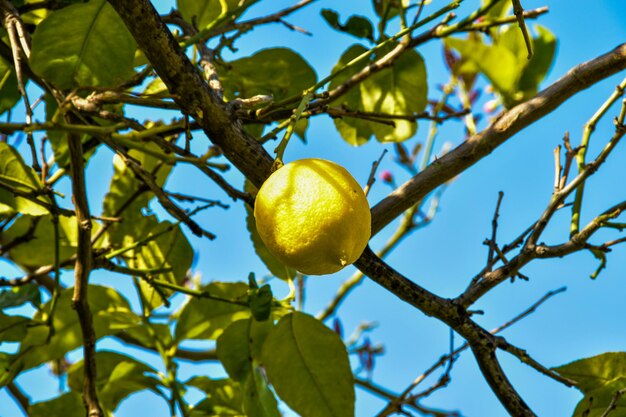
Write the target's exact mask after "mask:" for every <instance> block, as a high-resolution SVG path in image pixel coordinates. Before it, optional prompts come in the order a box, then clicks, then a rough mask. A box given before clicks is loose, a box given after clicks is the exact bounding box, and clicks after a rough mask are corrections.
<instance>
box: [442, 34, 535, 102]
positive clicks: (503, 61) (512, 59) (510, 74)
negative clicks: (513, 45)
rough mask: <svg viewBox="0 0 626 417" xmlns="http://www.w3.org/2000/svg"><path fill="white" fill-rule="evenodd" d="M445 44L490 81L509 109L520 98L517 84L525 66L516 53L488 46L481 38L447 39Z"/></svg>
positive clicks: (496, 46) (503, 48)
mask: <svg viewBox="0 0 626 417" xmlns="http://www.w3.org/2000/svg"><path fill="white" fill-rule="evenodd" d="M444 43H445V45H446V46H447V47H449V48H452V49H456V50H457V51H458V52H459V53H460V54H461V59H462V60H465V61H469V62H471V63H472V64H473V65H475V66H476V67H477V68H478V70H479V71H480V72H481V73H483V74H484V75H485V77H487V78H488V79H489V81H490V82H491V84H492V85H493V87H494V88H495V89H496V90H497V91H498V93H500V95H502V98H503V100H504V102H505V105H506V106H507V107H508V106H510V105H511V103H514V102H515V101H516V100H518V99H519V98H520V95H519V94H518V89H517V82H518V80H519V76H520V73H521V70H522V68H523V66H522V64H521V63H520V62H518V59H517V56H516V54H515V53H514V52H512V51H510V50H509V49H507V48H506V47H505V46H503V45H486V44H485V43H484V42H483V40H482V39H481V38H470V39H467V40H464V39H458V38H446V39H445V40H444Z"/></svg>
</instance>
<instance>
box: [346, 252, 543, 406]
mask: <svg viewBox="0 0 626 417" xmlns="http://www.w3.org/2000/svg"><path fill="white" fill-rule="evenodd" d="M355 266H356V267H357V268H359V270H361V272H363V273H364V274H365V275H367V276H369V277H370V278H372V280H374V281H375V282H376V283H377V284H379V285H381V286H382V287H384V288H385V289H387V290H389V291H390V292H391V293H393V294H395V295H396V296H398V297H399V298H400V299H402V300H403V301H405V302H407V303H409V304H411V305H412V306H414V307H416V308H418V309H419V310H421V311H422V312H423V313H424V314H426V315H428V316H432V317H435V318H437V319H439V320H441V321H443V322H444V323H446V324H447V325H448V326H450V327H451V328H452V329H454V331H456V332H457V333H458V334H460V335H461V336H462V337H463V338H464V339H465V340H467V342H468V343H469V345H470V348H471V349H472V352H473V353H474V356H475V357H476V360H477V362H478V365H479V367H480V370H481V372H482V373H483V376H484V377H485V380H486V381H487V383H488V384H489V386H490V387H491V389H492V391H493V392H494V393H495V394H496V396H497V397H498V399H499V400H500V402H501V403H502V405H503V406H504V407H505V408H506V410H507V411H508V412H509V414H510V415H511V416H514V417H534V416H535V414H534V413H533V411H532V410H531V409H530V408H529V407H528V405H526V403H525V402H524V400H523V399H522V398H521V397H520V395H519V394H518V393H517V391H515V388H513V386H512V385H511V383H510V381H509V380H508V378H507V377H506V375H505V373H504V371H503V370H502V368H501V366H500V363H499V362H498V358H497V357H496V350H497V348H498V343H497V340H496V339H495V338H494V336H493V335H491V334H490V333H489V332H488V331H486V330H485V329H483V328H482V327H480V326H478V325H477V324H476V323H474V322H473V321H472V320H471V319H470V317H469V315H468V313H467V311H466V310H465V309H464V308H462V307H461V306H459V305H457V304H455V303H454V302H452V301H451V300H448V299H444V298H441V297H438V296H437V295H435V294H433V293H431V292H429V291H427V290H426V289H424V288H422V287H420V286H419V285H417V284H415V283H414V282H412V281H410V280H409V279H407V278H406V277H404V276H403V275H401V274H400V273H398V272H397V271H395V270H394V269H392V268H391V267H390V266H389V265H387V264H385V263H384V262H383V261H382V260H381V259H380V258H378V257H377V256H376V255H375V254H374V252H372V250H371V249H370V248H369V247H367V248H366V249H365V251H364V252H363V255H362V256H361V258H359V259H358V260H357V261H356V262H355Z"/></svg>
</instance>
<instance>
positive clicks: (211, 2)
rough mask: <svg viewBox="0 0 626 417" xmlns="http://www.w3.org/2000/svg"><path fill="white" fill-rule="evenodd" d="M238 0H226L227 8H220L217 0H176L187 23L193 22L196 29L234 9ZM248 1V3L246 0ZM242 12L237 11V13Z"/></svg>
mask: <svg viewBox="0 0 626 417" xmlns="http://www.w3.org/2000/svg"><path fill="white" fill-rule="evenodd" d="M239 3H240V0H226V5H227V6H228V8H227V9H226V10H223V9H222V5H221V2H220V1H219V0H205V1H198V0H178V10H179V11H180V13H181V14H182V15H183V18H185V20H186V21H188V22H189V23H195V24H196V25H197V27H198V29H204V28H205V27H207V26H208V25H210V24H211V23H213V21H215V20H216V19H217V18H218V17H220V15H221V14H222V13H224V14H226V12H228V11H229V10H235V9H236V8H237V7H238V6H239ZM248 3H250V2H249V1H248ZM242 12H243V10H242V11H239V13H238V14H241V13H242Z"/></svg>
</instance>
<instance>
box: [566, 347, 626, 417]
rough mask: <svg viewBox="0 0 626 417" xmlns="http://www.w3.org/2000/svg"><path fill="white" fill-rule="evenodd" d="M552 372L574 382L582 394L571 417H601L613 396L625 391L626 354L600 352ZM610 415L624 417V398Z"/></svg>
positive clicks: (625, 398)
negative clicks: (582, 396)
mask: <svg viewBox="0 0 626 417" xmlns="http://www.w3.org/2000/svg"><path fill="white" fill-rule="evenodd" d="M554 370H555V371H557V372H558V373H559V374H561V375H562V376H564V377H566V378H569V379H573V380H574V381H576V382H577V385H578V386H577V388H578V389H580V390H581V391H582V392H583V394H584V395H585V397H584V398H583V399H582V400H581V401H580V402H579V403H578V405H577V406H576V410H575V411H574V417H600V416H602V415H603V413H604V412H605V411H606V409H607V408H608V407H609V404H610V403H611V401H612V400H613V398H614V396H615V393H616V392H617V391H619V390H622V389H625V388H626V352H609V353H603V354H601V355H597V356H593V357H590V358H586V359H580V360H577V361H574V362H572V363H569V364H567V365H563V366H559V367H557V368H554ZM610 416H611V417H625V416H626V397H624V396H622V397H621V399H620V400H619V401H618V403H617V408H615V410H614V411H612V412H611V414H610Z"/></svg>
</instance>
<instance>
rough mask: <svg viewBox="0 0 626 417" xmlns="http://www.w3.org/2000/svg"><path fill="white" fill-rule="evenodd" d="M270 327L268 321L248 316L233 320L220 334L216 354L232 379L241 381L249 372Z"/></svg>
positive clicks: (258, 356)
mask: <svg viewBox="0 0 626 417" xmlns="http://www.w3.org/2000/svg"><path fill="white" fill-rule="evenodd" d="M272 327H273V323H272V322H270V321H265V322H258V321H256V320H254V319H252V318H249V319H243V320H237V321H235V322H233V323H232V324H231V325H230V326H228V327H227V328H226V330H224V333H222V334H221V335H220V337H219V338H218V339H217V356H218V358H219V359H220V361H221V362H222V365H223V366H224V369H226V372H228V375H229V376H230V377H231V378H232V379H234V380H235V381H238V382H242V381H243V380H244V379H245V378H246V377H247V376H248V375H249V374H250V372H251V371H252V369H253V368H254V366H255V365H254V363H253V361H255V360H257V359H259V358H260V356H261V349H262V346H263V343H264V341H265V338H266V337H267V335H268V333H269V331H270V329H271V328H272Z"/></svg>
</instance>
